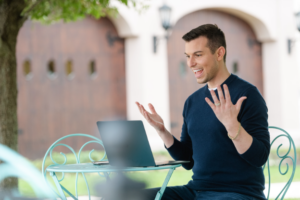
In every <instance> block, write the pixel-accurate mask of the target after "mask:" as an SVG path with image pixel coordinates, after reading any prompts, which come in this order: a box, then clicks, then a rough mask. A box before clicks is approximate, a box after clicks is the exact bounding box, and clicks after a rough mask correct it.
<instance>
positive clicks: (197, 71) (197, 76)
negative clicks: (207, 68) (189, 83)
mask: <svg viewBox="0 0 300 200" xmlns="http://www.w3.org/2000/svg"><path fill="white" fill-rule="evenodd" d="M193 71H194V73H195V76H196V78H199V77H200V76H201V74H202V72H203V69H195V70H193Z"/></svg>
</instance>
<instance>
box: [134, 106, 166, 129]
mask: <svg viewBox="0 0 300 200" xmlns="http://www.w3.org/2000/svg"><path fill="white" fill-rule="evenodd" d="M135 103H136V105H137V106H138V108H139V110H140V112H141V114H142V115H143V116H144V117H145V119H146V120H147V121H148V123H149V124H150V125H151V126H153V127H154V128H155V129H156V130H157V131H158V132H163V131H165V125H164V121H163V120H162V118H161V117H160V116H159V115H158V114H157V113H156V111H155V108H154V106H153V105H152V104H150V103H149V104H148V106H149V109H150V111H151V113H149V112H148V111H146V110H145V108H144V106H143V105H141V104H140V103H138V102H135Z"/></svg>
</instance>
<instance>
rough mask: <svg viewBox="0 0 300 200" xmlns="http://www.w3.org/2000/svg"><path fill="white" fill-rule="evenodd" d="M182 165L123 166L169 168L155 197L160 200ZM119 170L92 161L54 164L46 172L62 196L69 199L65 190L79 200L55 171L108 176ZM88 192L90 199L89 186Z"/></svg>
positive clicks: (130, 169)
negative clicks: (177, 169)
mask: <svg viewBox="0 0 300 200" xmlns="http://www.w3.org/2000/svg"><path fill="white" fill-rule="evenodd" d="M180 166H181V164H179V165H167V166H160V167H130V168H123V169H122V171H124V172H130V171H149V170H162V169H169V172H168V174H167V176H166V178H165V180H164V183H163V185H162V187H161V189H160V190H159V191H158V192H157V195H156V197H155V200H160V199H161V197H162V195H163V193H164V191H165V189H166V187H167V185H168V182H169V180H170V178H171V176H172V174H173V171H174V170H175V169H176V168H177V167H180ZM118 171H120V169H117V168H114V167H112V166H109V165H93V164H92V163H79V164H70V165H52V166H49V167H47V168H46V172H49V173H50V175H51V177H52V178H53V180H54V183H55V185H56V187H57V189H58V192H59V194H60V198H61V199H63V200H66V199H67V198H66V196H65V194H64V192H63V191H65V192H66V193H68V194H69V195H70V196H71V197H73V198H74V199H75V200H77V198H76V197H75V196H74V195H73V194H71V193H70V192H69V191H68V190H67V189H66V188H65V187H63V186H62V185H61V184H60V183H59V182H60V180H58V179H57V177H56V174H55V173H63V174H64V173H77V174H78V173H83V174H84V173H98V174H99V173H103V174H104V176H105V177H108V176H109V173H110V172H118ZM99 175H100V174H99ZM84 178H85V177H84ZM62 179H63V178H62ZM85 181H86V179H85ZM76 185H77V184H76ZM76 193H77V190H76ZM88 194H89V199H90V192H89V188H88ZM76 196H77V194H76Z"/></svg>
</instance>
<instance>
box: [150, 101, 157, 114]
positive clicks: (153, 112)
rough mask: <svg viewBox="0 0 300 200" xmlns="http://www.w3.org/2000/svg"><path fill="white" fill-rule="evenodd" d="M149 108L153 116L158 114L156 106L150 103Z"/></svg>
mask: <svg viewBox="0 0 300 200" xmlns="http://www.w3.org/2000/svg"><path fill="white" fill-rule="evenodd" d="M148 106H149V109H150V111H151V113H152V114H157V113H156V111H155V108H154V106H153V105H152V104H151V103H149V104H148Z"/></svg>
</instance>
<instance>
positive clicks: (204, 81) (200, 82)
mask: <svg viewBox="0 0 300 200" xmlns="http://www.w3.org/2000/svg"><path fill="white" fill-rule="evenodd" d="M206 82H207V81H206V80H205V79H198V78H197V83H199V84H204V83H206Z"/></svg>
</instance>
